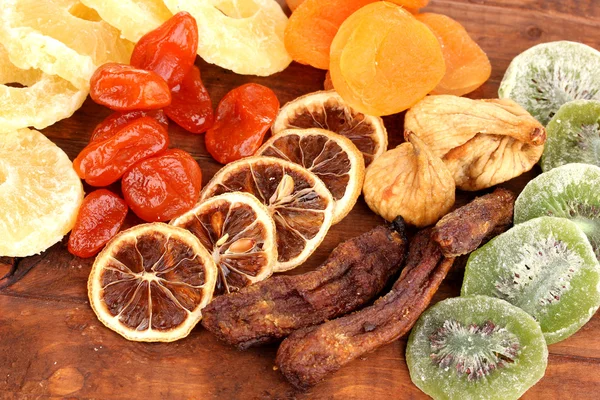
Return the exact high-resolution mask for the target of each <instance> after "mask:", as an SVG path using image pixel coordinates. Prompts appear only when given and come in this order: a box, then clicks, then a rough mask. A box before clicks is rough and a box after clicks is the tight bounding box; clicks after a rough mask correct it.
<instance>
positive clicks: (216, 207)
mask: <svg viewBox="0 0 600 400" xmlns="http://www.w3.org/2000/svg"><path fill="white" fill-rule="evenodd" d="M171 225H175V226H179V227H181V228H184V229H187V230H189V231H190V232H192V233H193V234H194V235H195V236H196V237H197V238H198V239H200V242H201V243H202V245H203V246H204V247H205V248H206V250H208V252H209V253H210V254H211V255H212V257H213V260H214V261H215V263H216V264H217V268H218V269H219V273H218V275H217V284H216V287H215V295H220V294H226V293H233V292H237V291H238V290H239V289H241V288H243V287H245V286H248V285H252V284H253V283H256V282H259V281H262V280H264V279H266V278H268V277H269V276H271V273H272V272H273V266H274V265H275V264H276V263H277V238H276V236H275V223H274V222H273V219H272V218H271V215H270V213H269V210H268V209H267V207H266V206H265V205H264V204H262V203H261V202H260V201H258V199H257V198H256V197H254V196H252V195H250V194H247V193H225V194H222V195H220V196H215V197H211V198H210V199H208V200H205V201H203V202H201V203H198V204H197V205H196V206H195V207H194V208H193V209H192V210H190V211H188V212H187V213H185V214H183V215H182V216H180V217H179V218H177V219H174V220H173V221H171Z"/></svg>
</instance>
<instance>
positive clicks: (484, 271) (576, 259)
mask: <svg viewBox="0 0 600 400" xmlns="http://www.w3.org/2000/svg"><path fill="white" fill-rule="evenodd" d="M599 285H600V264H598V261H597V260H596V257H595V256H594V251H593V250H592V246H590V243H589V241H588V240H587V238H586V236H585V234H584V233H583V231H582V230H581V229H579V228H578V227H577V225H576V224H575V223H573V222H571V221H569V220H568V219H565V218H554V217H540V218H535V219H532V220H530V221H527V222H524V223H522V224H519V225H515V226H514V227H513V228H512V229H510V230H508V231H506V232H505V233H503V234H501V235H499V236H497V237H496V238H494V239H493V240H491V241H490V242H488V243H487V244H486V245H485V246H483V247H481V248H479V249H478V250H476V251H475V252H473V253H471V256H470V257H469V260H468V262H467V267H466V270H465V279H464V281H463V286H462V289H461V295H463V296H468V295H487V296H493V297H498V298H500V299H503V300H506V301H508V302H509V303H512V304H513V305H515V306H517V307H519V308H521V309H523V310H524V311H526V312H528V313H529V314H530V315H531V316H533V317H534V318H535V319H536V321H537V322H538V323H539V324H540V327H541V328H542V332H543V333H544V337H545V338H546V342H547V343H548V344H552V343H556V342H559V341H561V340H563V339H566V338H567V337H569V336H571V335H572V334H573V333H575V332H576V331H577V330H579V328H581V327H582V326H583V325H584V324H585V323H586V322H587V321H589V319H590V318H591V317H592V315H594V313H595V312H596V310H597V309H598V306H600V292H599V289H598V288H599Z"/></svg>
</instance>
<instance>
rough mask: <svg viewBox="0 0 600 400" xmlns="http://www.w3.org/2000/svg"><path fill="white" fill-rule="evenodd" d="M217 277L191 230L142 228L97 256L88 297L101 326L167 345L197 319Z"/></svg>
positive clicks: (157, 225) (159, 225) (118, 238)
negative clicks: (166, 343)
mask: <svg viewBox="0 0 600 400" xmlns="http://www.w3.org/2000/svg"><path fill="white" fill-rule="evenodd" d="M216 278H217V267H216V266H215V263H214V261H213V260H212V258H211V256H210V254H208V252H207V251H206V249H205V248H204V247H203V246H202V244H200V241H199V240H198V238H196V237H195V236H194V235H192V234H191V233H190V232H188V231H186V230H185V229H181V228H177V227H174V226H170V225H166V224H162V223H153V224H142V225H137V226H135V227H133V228H131V229H128V230H126V231H123V232H121V233H119V234H118V235H117V236H115V237H114V238H113V239H112V240H111V241H110V242H109V243H108V244H107V245H106V247H105V248H104V250H103V251H102V252H101V253H100V254H99V255H98V257H96V261H95V262H94V265H93V266H92V270H91V272H90V277H89V279H88V296H89V298H90V305H91V306H92V309H93V310H94V312H95V313H96V316H97V317H98V319H99V320H100V322H102V323H103V324H104V325H105V326H106V327H107V328H109V329H112V330H113V331H115V332H117V333H118V334H119V335H121V336H123V337H124V338H126V339H127V340H134V341H140V342H172V341H174V340H178V339H181V338H184V337H186V336H187V335H188V334H189V333H190V331H191V330H192V328H193V327H194V326H195V325H196V324H197V323H198V321H200V319H201V318H202V309H203V308H204V306H206V304H208V302H209V301H210V300H211V299H212V295H213V290H214V288H215V281H216Z"/></svg>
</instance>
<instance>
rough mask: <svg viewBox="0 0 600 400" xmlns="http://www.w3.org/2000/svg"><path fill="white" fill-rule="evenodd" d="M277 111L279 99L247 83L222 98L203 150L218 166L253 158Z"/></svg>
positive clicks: (257, 86) (263, 88) (265, 90)
mask: <svg viewBox="0 0 600 400" xmlns="http://www.w3.org/2000/svg"><path fill="white" fill-rule="evenodd" d="M278 111H279V100H277V96H276V95H275V93H273V91H272V90H271V89H269V88H268V87H265V86H262V85H258V84H256V83H248V84H246V85H242V86H240V87H238V88H235V89H233V90H232V91H230V92H229V93H227V94H226V95H225V97H223V99H221V101H220V102H219V106H218V107H217V117H216V120H215V123H214V125H213V126H212V128H210V129H209V130H208V132H206V138H205V141H206V149H207V150H208V152H209V153H210V154H211V155H212V156H213V158H214V159H215V160H217V161H218V162H220V163H221V164H227V163H229V162H232V161H235V160H239V159H240V158H242V157H247V156H251V155H253V154H254V153H255V152H256V150H258V148H259V147H260V145H261V143H262V141H263V138H264V137H265V133H267V130H268V129H269V128H270V127H271V125H272V124H273V120H274V119H275V117H276V116H277V112H278Z"/></svg>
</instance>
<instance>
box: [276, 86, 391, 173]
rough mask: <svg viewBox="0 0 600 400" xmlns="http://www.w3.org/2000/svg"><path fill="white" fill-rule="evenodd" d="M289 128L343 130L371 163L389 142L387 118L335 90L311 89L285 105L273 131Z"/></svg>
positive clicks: (367, 164)
mask: <svg viewBox="0 0 600 400" xmlns="http://www.w3.org/2000/svg"><path fill="white" fill-rule="evenodd" d="M288 128H322V129H327V130H330V131H332V132H335V133H339V134H340V135H342V136H345V137H347V138H348V139H350V140H351V141H352V143H354V145H355V146H356V147H357V148H358V149H359V150H360V152H361V153H363V156H364V158H365V165H366V166H367V167H368V166H369V164H371V162H373V160H374V159H376V158H377V157H379V156H380V155H382V154H383V152H385V151H386V150H387V145H388V138H387V131H386V129H385V126H384V125H383V120H382V119H381V118H379V117H375V116H372V115H367V114H363V113H361V112H358V111H356V110H355V109H353V108H352V107H350V106H349V105H348V104H347V103H346V102H344V100H343V99H342V97H341V96H340V95H339V94H337V93H336V92H335V91H334V90H325V91H319V92H314V93H309V94H307V95H304V96H301V97H298V98H297V99H295V100H292V101H290V102H289V103H287V104H286V105H284V106H283V107H282V108H281V110H280V111H279V115H277V118H276V119H275V122H274V123H273V127H272V128H271V131H272V132H273V134H274V135H277V134H279V132H281V131H282V130H284V129H288Z"/></svg>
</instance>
